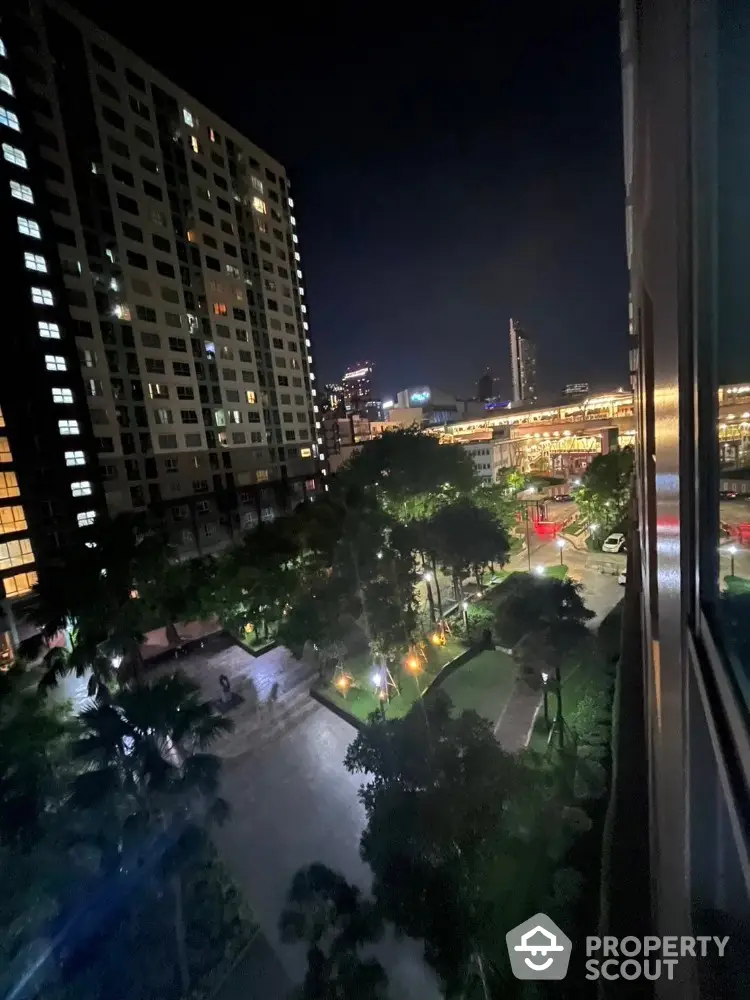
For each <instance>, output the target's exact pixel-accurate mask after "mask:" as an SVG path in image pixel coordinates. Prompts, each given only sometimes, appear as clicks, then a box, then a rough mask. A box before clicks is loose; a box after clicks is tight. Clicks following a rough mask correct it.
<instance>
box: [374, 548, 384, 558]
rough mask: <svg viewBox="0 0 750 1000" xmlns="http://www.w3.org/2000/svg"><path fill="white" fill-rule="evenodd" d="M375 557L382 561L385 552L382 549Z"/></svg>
mask: <svg viewBox="0 0 750 1000" xmlns="http://www.w3.org/2000/svg"><path fill="white" fill-rule="evenodd" d="M375 555H376V556H377V557H378V559H382V558H383V550H382V549H378V551H377V552H376V553H375Z"/></svg>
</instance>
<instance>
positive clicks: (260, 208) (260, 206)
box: [253, 195, 268, 215]
mask: <svg viewBox="0 0 750 1000" xmlns="http://www.w3.org/2000/svg"><path fill="white" fill-rule="evenodd" d="M253 208H254V209H255V211H256V212H260V214H261V215H268V208H267V207H266V203H265V202H264V201H263V199H262V198H258V196H257V195H256V196H255V198H253Z"/></svg>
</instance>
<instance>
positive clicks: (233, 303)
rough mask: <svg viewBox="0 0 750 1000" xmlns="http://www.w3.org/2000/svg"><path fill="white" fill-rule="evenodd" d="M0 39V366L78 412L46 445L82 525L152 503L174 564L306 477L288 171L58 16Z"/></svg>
mask: <svg viewBox="0 0 750 1000" xmlns="http://www.w3.org/2000/svg"><path fill="white" fill-rule="evenodd" d="M0 30H1V32H2V38H3V43H4V46H3V54H2V55H1V56H0V72H2V74H3V79H6V78H7V79H8V81H9V84H8V86H7V87H4V88H3V89H4V92H3V93H2V94H1V95H0V96H1V97H2V101H1V102H0V103H1V104H2V106H3V108H4V113H5V118H4V119H3V121H4V123H5V124H4V126H3V127H2V132H3V136H2V138H3V143H4V145H3V158H2V160H0V173H1V174H2V185H3V186H4V188H3V190H2V192H0V198H1V199H2V200H3V204H4V210H5V211H6V213H7V218H6V223H5V224H6V230H7V233H8V236H7V237H6V244H9V243H12V244H13V245H14V248H15V249H14V252H15V253H16V255H17V256H18V254H20V257H18V261H20V264H18V261H17V262H16V264H14V265H13V266H18V267H20V269H21V273H22V274H23V277H24V281H23V282H21V281H20V280H19V281H13V282H10V281H9V282H7V283H6V286H5V287H6V289H8V290H10V291H11V292H12V294H11V295H8V296H6V308H13V309H14V310H17V311H18V315H19V317H20V320H21V323H22V325H21V326H19V327H18V329H17V330H16V328H15V325H14V330H13V334H12V335H13V336H15V335H16V334H17V336H18V337H19V338H20V341H19V342H20V343H21V344H22V345H23V351H24V352H25V353H24V354H23V355H20V356H19V361H18V364H16V363H14V365H13V366H12V371H14V372H15V373H16V375H17V372H18V370H19V366H20V365H21V360H20V359H21V357H26V356H27V355H28V357H29V359H30V361H29V367H28V371H29V372H30V373H31V372H33V371H34V370H35V368H34V366H35V365H36V361H32V359H33V358H35V357H36V355H37V354H38V355H39V358H38V359H37V360H39V359H41V362H42V363H43V364H46V362H45V361H44V359H45V358H46V357H47V356H49V357H51V358H61V359H62V360H60V361H51V362H49V365H52V364H54V365H56V366H57V367H56V368H54V369H50V367H49V365H48V366H47V367H46V368H43V369H42V370H43V372H46V373H47V374H45V375H44V376H43V378H44V380H45V381H44V389H41V388H40V389H39V391H40V392H42V391H43V392H44V393H48V394H49V393H55V395H54V400H53V401H54V406H55V408H60V413H61V414H62V412H63V409H62V408H65V409H64V412H65V413H66V414H67V415H68V416H69V417H70V419H71V420H72V419H74V417H73V414H74V413H75V412H81V413H85V412H86V411H87V413H88V415H87V416H84V417H82V418H81V420H80V421H79V424H80V427H81V435H80V436H79V437H80V440H79V442H78V443H77V446H76V448H75V449H73V448H72V446H70V448H68V449H66V450H75V451H77V452H82V453H83V456H84V457H83V464H82V465H80V467H78V468H76V469H75V475H74V474H73V470H72V468H71V471H70V474H69V478H70V480H71V482H72V483H73V484H79V483H88V484H90V486H91V492H90V494H87V495H89V496H90V497H92V498H93V499H92V501H91V502H90V503H89V505H88V507H85V510H88V509H89V508H90V509H92V510H95V509H97V503H95V502H94V500H96V499H97V498H98V500H99V501H103V505H104V506H105V507H106V510H107V511H108V512H109V513H111V514H117V513H119V512H129V511H144V510H146V509H149V508H150V509H151V510H152V511H153V512H155V513H157V514H158V516H159V517H160V518H161V519H162V523H163V524H164V527H165V529H166V530H167V533H168V536H169V539H170V542H171V543H172V545H173V546H174V547H175V549H176V550H177V552H178V553H179V554H180V555H184V556H189V555H191V554H195V553H202V552H206V551H211V550H213V549H216V548H219V547H221V546H222V545H225V544H227V543H228V542H229V541H230V539H231V537H232V535H233V532H234V531H235V530H236V529H243V528H249V527H251V526H252V525H254V524H256V523H257V522H258V520H260V519H264V518H268V517H272V516H274V514H275V513H281V512H282V511H283V507H282V506H280V501H279V497H285V498H286V500H285V501H284V502H285V503H288V504H289V505H291V504H293V503H294V502H296V501H297V500H300V499H302V498H303V497H304V495H305V493H306V492H309V491H312V490H314V489H315V488H319V486H320V482H321V480H320V478H319V476H320V475H321V474H322V471H323V470H322V467H321V462H320V461H319V457H318V448H319V444H318V440H317V438H318V433H317V431H318V428H317V427H316V423H317V422H318V415H317V413H316V410H317V409H318V407H317V402H316V390H315V384H314V379H315V375H314V372H313V369H312V357H311V343H310V339H309V332H308V316H307V306H306V304H305V295H304V293H305V290H304V286H303V281H302V270H301V259H300V248H299V242H298V237H297V232H296V218H295V214H294V212H295V208H294V202H293V199H292V197H291V192H290V186H289V181H288V178H287V176H286V172H285V170H284V168H283V166H282V165H281V164H279V163H278V162H277V161H275V160H273V159H272V158H271V157H269V156H268V154H266V153H265V152H264V151H263V150H261V149H259V148H258V147H257V146H255V145H254V144H253V143H251V142H250V141H249V140H248V139H246V138H245V137H244V136H243V135H241V134H240V133H238V132H237V131H236V130H235V129H234V128H232V126H231V125H229V124H227V123H226V122H224V121H222V120H221V119H220V118H219V117H218V116H217V115H216V114H214V113H213V112H211V111H210V110H209V109H208V108H205V107H204V106H202V105H200V104H199V103H198V101H196V100H195V99H194V98H193V97H191V96H190V95H189V94H186V93H185V92H184V91H182V90H181V89H180V88H179V87H177V86H176V85H174V84H173V83H171V82H170V81H169V80H167V79H165V78H164V77H162V76H161V75H160V74H159V73H158V72H157V71H155V70H154V69H153V68H152V67H151V66H149V65H147V64H146V63H144V62H143V61H142V60H140V59H139V58H138V57H137V56H135V55H134V54H133V53H131V52H129V51H128V50H127V49H125V48H123V46H121V45H120V44H119V43H117V42H116V41H115V40H114V39H112V38H110V37H109V36H107V35H105V34H104V33H103V32H101V31H99V30H98V29H96V27H95V26H94V25H92V24H91V23H90V22H88V21H86V20H85V19H84V18H82V17H80V16H79V15H78V14H77V13H76V12H75V11H73V10H72V9H71V8H69V7H68V6H66V5H65V4H63V3H58V2H56V0H38V2H32V3H31V4H20V5H15V7H13V9H9V10H8V11H7V12H5V13H4V15H3V21H2V27H1V29H0ZM19 192H20V193H19ZM16 219H18V220H19V221H18V222H16ZM20 220H25V221H24V222H23V228H22V223H21V221H20ZM11 234H12V235H11ZM24 262H26V263H25V264H24ZM29 268H32V269H33V268H36V271H35V272H34V271H33V270H29ZM29 278H33V287H34V288H38V289H39V291H38V293H37V292H32V293H30V291H29V287H30V286H29ZM30 294H33V295H35V296H36V297H35V298H34V299H33V300H32V301H31V302H27V301H26V299H27V298H28V297H29V295H30ZM15 298H18V300H19V301H18V303H17V304H15V303H14V304H13V305H12V306H11V305H10V302H12V301H13V300H14V299H15ZM48 300H49V301H48ZM31 306H33V307H34V308H33V310H31V308H30V307H31ZM42 321H43V322H45V323H47V326H45V327H44V328H43V329H42V328H41V327H39V325H38V324H39V323H40V322H42ZM50 324H53V325H52V327H50ZM50 329H53V330H54V332H53V333H51V332H50ZM6 339H7V336H6ZM40 352H41V353H40ZM34 378H35V376H34V375H32V374H30V375H29V379H30V381H33V380H34ZM35 391H36V388H35ZM71 397H72V402H70V398H71ZM50 405H51V404H50ZM45 408H46V407H45ZM4 410H5V411H6V420H9V419H10V417H11V415H12V410H13V408H12V406H10V405H9V404H5V405H4ZM38 412H39V413H40V414H41V412H42V409H41V408H39V410H38ZM56 412H57V410H56ZM27 427H28V431H29V438H28V440H27V441H26V443H22V444H21V445H20V447H16V448H15V449H14V452H13V454H14V459H15V460H19V453H20V452H28V451H29V449H30V448H33V447H34V439H32V428H31V426H29V425H27ZM84 428H86V429H88V428H93V433H91V431H90V430H85V431H84ZM87 435H88V436H87ZM84 439H85V440H84ZM45 447H47V445H46V444H45ZM97 484H101V486H99V485H97ZM281 484H283V486H284V489H281V490H280V489H278V488H277V487H278V486H279V485H281ZM77 488H78V487H77ZM80 507H81V505H80V504H77V508H80ZM81 509H83V508H81Z"/></svg>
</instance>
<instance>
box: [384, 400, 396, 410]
mask: <svg viewBox="0 0 750 1000" xmlns="http://www.w3.org/2000/svg"><path fill="white" fill-rule="evenodd" d="M395 405H396V404H395V403H394V402H393V400H392V399H384V400H383V409H384V410H390V409H391V407H392V406H395Z"/></svg>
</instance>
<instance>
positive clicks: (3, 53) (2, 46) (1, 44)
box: [0, 38, 8, 56]
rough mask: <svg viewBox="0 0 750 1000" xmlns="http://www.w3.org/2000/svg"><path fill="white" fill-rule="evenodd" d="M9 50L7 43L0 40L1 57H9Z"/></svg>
mask: <svg viewBox="0 0 750 1000" xmlns="http://www.w3.org/2000/svg"><path fill="white" fill-rule="evenodd" d="M7 54H8V50H7V49H6V48H5V42H4V41H3V40H2V38H0V56H7Z"/></svg>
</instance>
